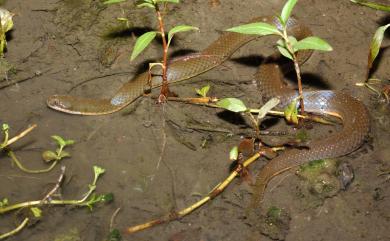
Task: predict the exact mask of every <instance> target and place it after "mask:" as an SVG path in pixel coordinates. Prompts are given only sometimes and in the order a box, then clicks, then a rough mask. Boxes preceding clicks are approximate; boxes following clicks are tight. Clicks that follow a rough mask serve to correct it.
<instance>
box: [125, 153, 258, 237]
mask: <svg viewBox="0 0 390 241" xmlns="http://www.w3.org/2000/svg"><path fill="white" fill-rule="evenodd" d="M262 154H263V153H262V152H258V153H256V154H255V155H253V156H252V157H250V158H249V159H247V160H245V161H244V162H243V163H242V165H238V166H237V167H236V168H235V170H234V171H232V172H231V173H230V175H229V176H228V177H227V178H226V179H225V180H224V181H223V182H221V183H219V184H218V185H217V186H216V187H215V188H214V189H213V190H212V191H211V192H210V193H209V194H208V195H207V196H206V197H204V198H202V199H201V200H199V201H198V202H196V203H194V204H192V205H191V206H189V207H187V208H185V209H183V210H181V211H179V212H174V213H169V214H167V215H165V216H163V217H161V218H159V219H155V220H152V221H149V222H146V223H143V224H139V225H136V226H132V227H129V228H127V232H128V233H129V234H131V233H135V232H138V231H141V230H144V229H147V228H151V227H153V226H156V225H157V224H162V223H166V222H170V221H173V220H177V219H180V218H182V217H184V216H186V215H188V214H190V213H191V212H192V211H194V210H195V209H197V208H199V207H201V206H202V205H203V204H205V203H207V202H208V201H210V200H211V199H213V198H215V197H216V196H218V195H219V194H221V193H222V191H223V190H224V189H225V188H226V187H227V186H228V185H229V184H230V183H231V182H232V181H233V179H234V178H235V177H236V176H238V175H239V174H240V173H241V170H242V169H244V168H246V167H247V166H249V165H250V164H251V163H253V162H254V161H256V160H257V159H258V158H259V157H260V156H261V155H262Z"/></svg>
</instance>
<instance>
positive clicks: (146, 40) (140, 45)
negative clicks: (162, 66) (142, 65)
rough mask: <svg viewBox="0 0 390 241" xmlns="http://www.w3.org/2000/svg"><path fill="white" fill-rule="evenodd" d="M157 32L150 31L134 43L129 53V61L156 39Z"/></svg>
mask: <svg viewBox="0 0 390 241" xmlns="http://www.w3.org/2000/svg"><path fill="white" fill-rule="evenodd" d="M156 34H157V32H155V31H151V32H147V33H144V34H142V35H141V36H140V37H139V38H138V39H137V41H136V42H135V45H134V49H133V52H132V53H131V57H130V60H134V59H135V58H136V57H137V56H138V55H139V54H140V53H141V52H142V51H143V50H144V49H145V48H146V47H147V46H148V45H149V44H150V42H152V40H153V39H154V38H155V37H156Z"/></svg>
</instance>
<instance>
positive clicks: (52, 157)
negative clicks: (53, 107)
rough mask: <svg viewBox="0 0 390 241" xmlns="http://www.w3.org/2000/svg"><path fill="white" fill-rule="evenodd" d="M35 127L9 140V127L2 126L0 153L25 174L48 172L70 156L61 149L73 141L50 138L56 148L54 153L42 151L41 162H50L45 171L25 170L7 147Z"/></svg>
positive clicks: (55, 136) (57, 137)
mask: <svg viewBox="0 0 390 241" xmlns="http://www.w3.org/2000/svg"><path fill="white" fill-rule="evenodd" d="M35 127H36V125H32V126H30V127H29V128H27V129H26V130H24V131H23V132H21V133H20V134H18V135H16V136H14V137H12V138H9V130H10V127H9V125H8V124H6V123H4V124H2V128H1V132H2V133H3V141H2V143H0V151H4V152H5V153H7V154H8V156H9V157H11V159H12V162H13V163H14V164H15V165H16V166H17V167H18V168H19V169H20V170H22V171H24V172H27V173H44V172H49V171H51V170H52V169H53V168H54V167H55V166H56V165H57V163H58V161H60V160H61V159H63V158H65V157H70V154H69V153H68V152H66V151H64V150H63V149H64V148H65V147H66V146H69V145H73V144H74V141H73V140H65V139H64V138H62V137H60V136H58V135H54V136H52V138H53V139H54V140H55V141H56V143H57V145H58V148H57V149H56V150H55V152H54V151H49V150H47V151H44V152H43V153H42V158H43V160H44V161H46V162H47V163H49V162H52V164H51V165H50V166H49V167H48V168H46V169H40V170H31V169H29V168H26V167H24V166H23V165H22V163H21V162H20V161H19V160H18V158H17V157H16V155H15V153H14V152H13V151H12V150H11V149H10V148H9V145H11V144H12V143H14V142H16V141H17V140H19V139H20V138H22V137H24V136H25V135H27V134H28V133H29V132H30V131H32V130H33V129H34V128H35Z"/></svg>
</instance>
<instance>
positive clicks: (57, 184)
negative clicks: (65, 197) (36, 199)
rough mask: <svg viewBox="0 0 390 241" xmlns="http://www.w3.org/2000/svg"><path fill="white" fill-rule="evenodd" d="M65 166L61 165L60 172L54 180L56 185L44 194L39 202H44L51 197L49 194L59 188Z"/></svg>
mask: <svg viewBox="0 0 390 241" xmlns="http://www.w3.org/2000/svg"><path fill="white" fill-rule="evenodd" d="M65 169H66V168H65V166H61V174H60V176H59V177H58V179H57V182H56V185H55V186H54V187H53V188H52V189H51V190H50V191H49V192H48V193H47V194H46V196H45V197H44V198H43V199H42V200H41V203H43V202H45V201H46V200H48V199H49V198H51V196H52V195H53V194H54V193H55V192H56V191H57V190H58V188H60V186H61V183H62V180H64V176H65Z"/></svg>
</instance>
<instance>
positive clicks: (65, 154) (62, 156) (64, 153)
mask: <svg viewBox="0 0 390 241" xmlns="http://www.w3.org/2000/svg"><path fill="white" fill-rule="evenodd" d="M65 157H70V154H69V152H67V151H61V153H60V155H59V158H60V159H62V158H65Z"/></svg>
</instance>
